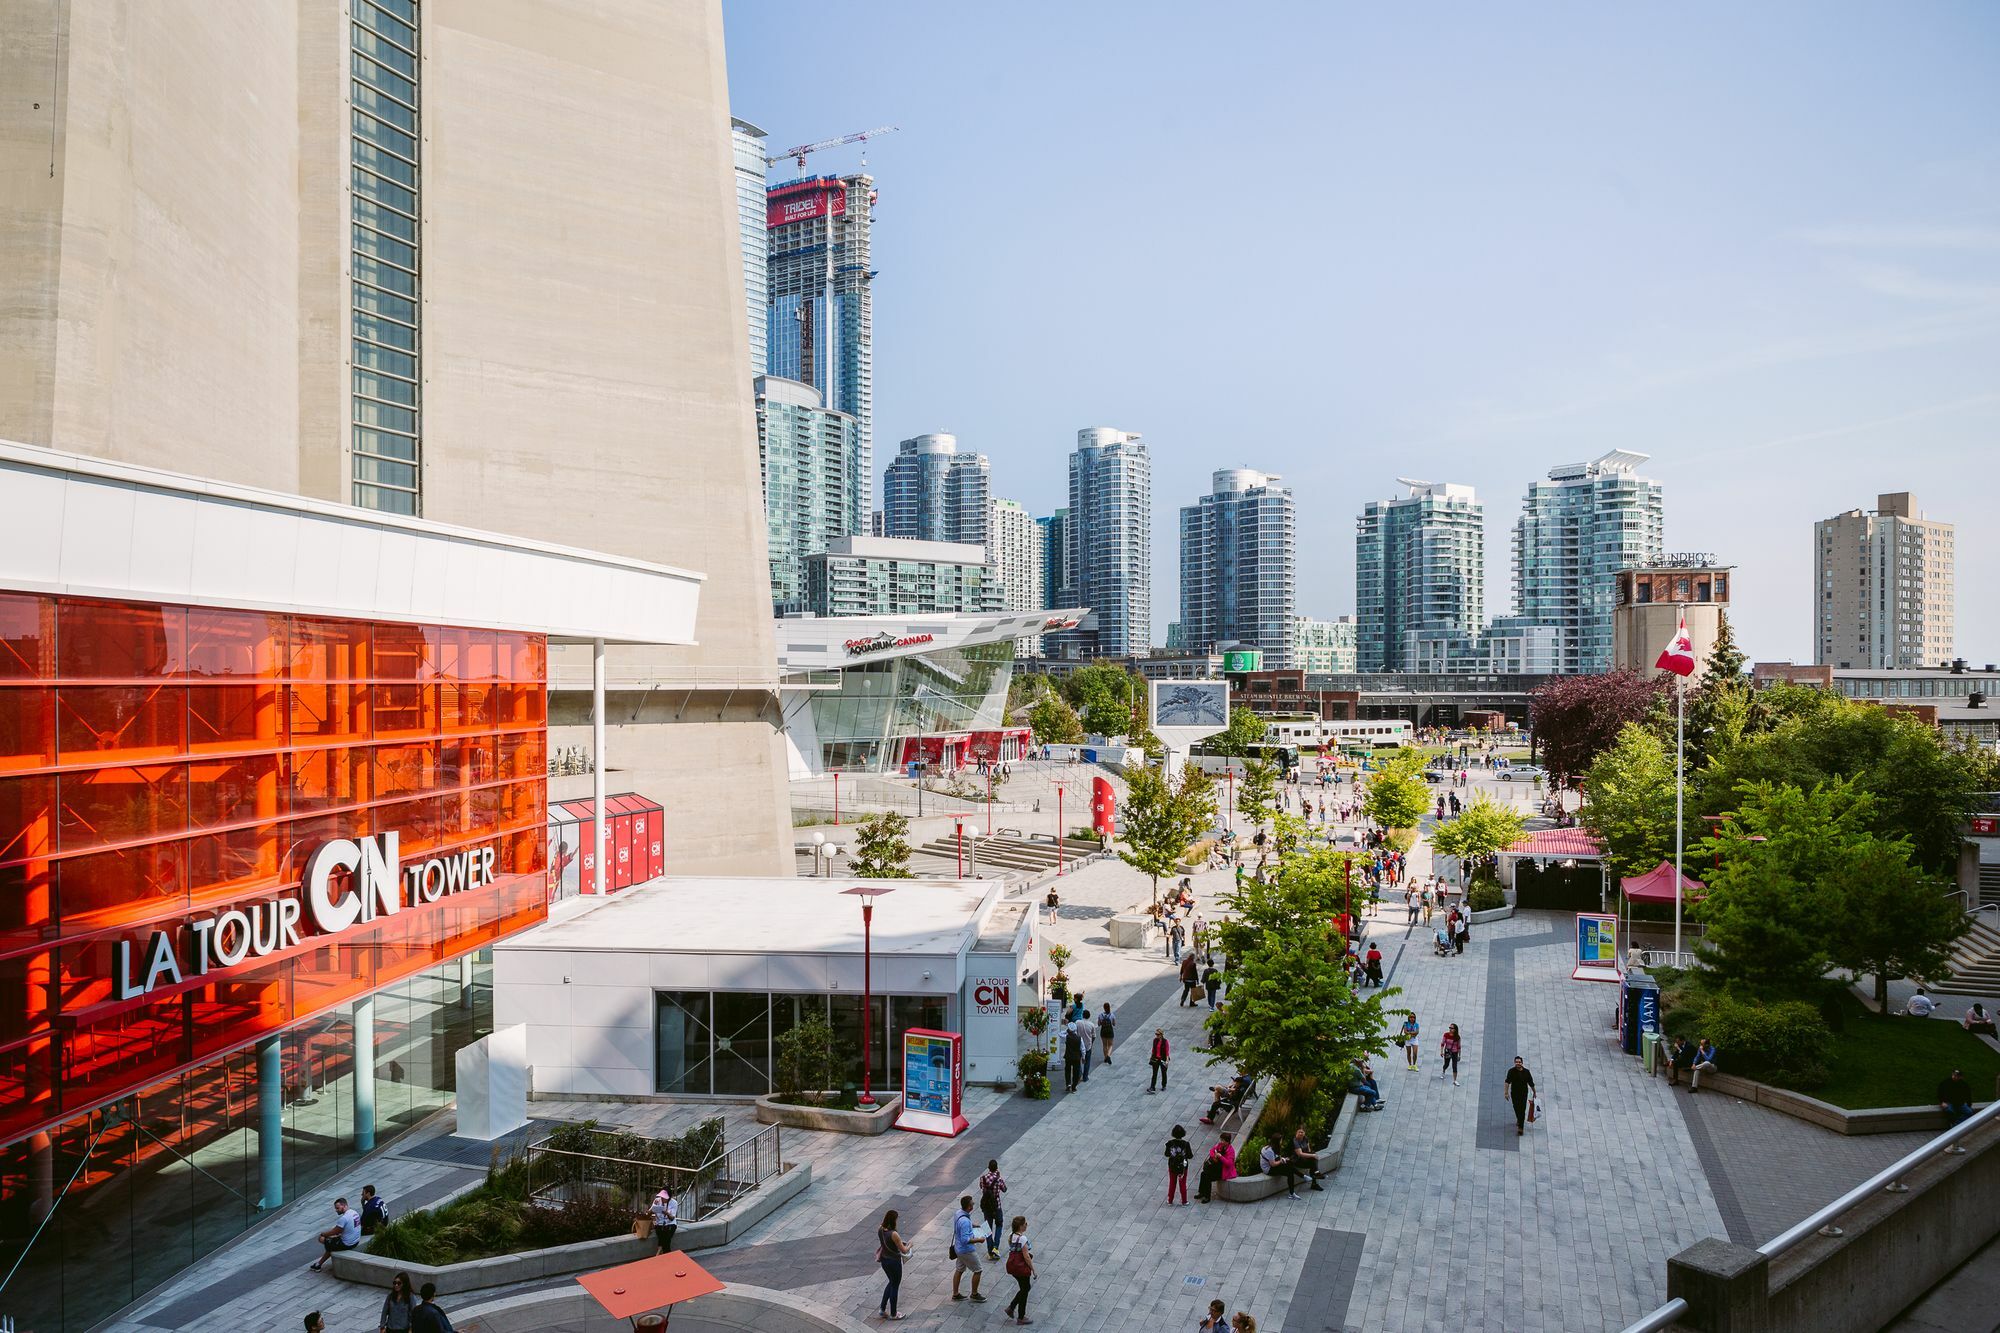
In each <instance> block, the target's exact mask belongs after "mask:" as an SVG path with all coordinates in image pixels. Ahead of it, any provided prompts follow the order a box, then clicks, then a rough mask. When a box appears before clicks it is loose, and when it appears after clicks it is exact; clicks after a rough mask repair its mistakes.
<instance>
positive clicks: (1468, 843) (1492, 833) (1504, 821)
mask: <svg viewBox="0 0 2000 1333" xmlns="http://www.w3.org/2000/svg"><path fill="white" fill-rule="evenodd" d="M1526 832H1527V826H1526V824H1525V823H1524V821H1523V820H1522V819H1521V816H1520V815H1518V814H1516V813H1515V812H1514V810H1513V809H1512V808H1511V807H1509V806H1504V805H1501V804H1500V803H1499V802H1497V801H1495V800H1494V799H1493V798H1492V797H1491V796H1488V795H1487V794H1486V793H1485V792H1481V793H1480V794H1479V795H1478V796H1476V797H1474V798H1473V801H1472V804H1471V805H1468V806H1466V807H1465V809H1463V810H1461V811H1459V813H1458V818H1456V819H1453V820H1449V821H1447V822H1446V823H1443V824H1440V825H1438V826H1437V827H1436V828H1434V829H1432V830H1431V849H1432V850H1433V851H1439V852H1443V853H1444V854H1445V855H1446V856H1455V857H1457V858H1458V859H1459V860H1460V861H1461V862H1463V863H1464V864H1465V865H1467V866H1469V867H1471V868H1472V869H1474V870H1475V871H1477V870H1479V869H1482V868H1485V867H1487V866H1489V865H1491V864H1492V863H1493V862H1494V859H1495V858H1496V857H1497V856H1498V855H1499V854H1500V853H1501V852H1503V851H1505V850H1506V849H1507V848H1509V847H1512V846H1513V845H1514V844H1515V843H1517V842H1519V841H1520V840H1521V837H1522V835H1523V834H1524V833H1526Z"/></svg>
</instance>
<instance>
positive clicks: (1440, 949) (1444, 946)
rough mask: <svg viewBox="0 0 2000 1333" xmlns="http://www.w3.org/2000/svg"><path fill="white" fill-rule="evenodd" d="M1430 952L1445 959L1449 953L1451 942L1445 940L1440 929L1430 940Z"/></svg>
mask: <svg viewBox="0 0 2000 1333" xmlns="http://www.w3.org/2000/svg"><path fill="white" fill-rule="evenodd" d="M1431 952H1432V953H1434V954H1436V955H1437V956H1438V957H1440V958H1444V957H1447V956H1448V955H1449V954H1450V953H1451V941H1450V940H1448V939H1446V938H1445V933H1444V930H1443V928H1442V927H1440V928H1439V930H1438V932H1437V934H1436V935H1435V936H1433V937H1432V938H1431Z"/></svg>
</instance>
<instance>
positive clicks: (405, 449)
mask: <svg viewBox="0 0 2000 1333" xmlns="http://www.w3.org/2000/svg"><path fill="white" fill-rule="evenodd" d="M354 448H355V451H356V452H357V453H362V454H379V455H381V456H382V457H384V458H396V459H401V460H402V461H403V462H406V463H414V462H416V461H417V442H416V441H415V440H413V439H411V438H410V437H409V436H407V435H394V434H391V433H389V432H388V431H381V430H370V429H368V428H367V427H365V426H356V427H355V428H354Z"/></svg>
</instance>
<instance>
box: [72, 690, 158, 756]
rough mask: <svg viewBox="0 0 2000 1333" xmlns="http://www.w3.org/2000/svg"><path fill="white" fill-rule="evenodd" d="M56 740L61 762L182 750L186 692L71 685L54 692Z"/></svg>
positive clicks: (155, 754)
mask: <svg viewBox="0 0 2000 1333" xmlns="http://www.w3.org/2000/svg"><path fill="white" fill-rule="evenodd" d="M56 742H57V745H58V747H59V752H60V753H61V755H62V757H63V759H64V760H65V761H66V762H73V761H77V760H83V759H89V760H96V761H101V762H109V761H114V760H116V759H131V758H139V757H155V756H161V755H172V754H179V753H181V751H182V749H183V747H184V746H185V745H186V743H187V691H186V690H185V689H184V688H182V687H180V686H177V685H102V686H84V685H72V686H67V687H65V688H63V689H62V690H61V691H59V693H58V695H57V714H56Z"/></svg>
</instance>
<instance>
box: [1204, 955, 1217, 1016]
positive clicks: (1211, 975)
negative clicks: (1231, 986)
mask: <svg viewBox="0 0 2000 1333" xmlns="http://www.w3.org/2000/svg"><path fill="white" fill-rule="evenodd" d="M1201 984H1202V989H1204V990H1206V991H1207V992H1208V1007H1209V1008H1211V1009H1213V1008H1215V997H1216V996H1217V995H1219V994H1221V993H1222V972H1221V970H1220V969H1218V968H1217V967H1216V966H1215V962H1214V960H1213V959H1212V958H1211V959H1210V961H1209V964H1208V970H1207V971H1206V972H1203V973H1202V974H1201Z"/></svg>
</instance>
